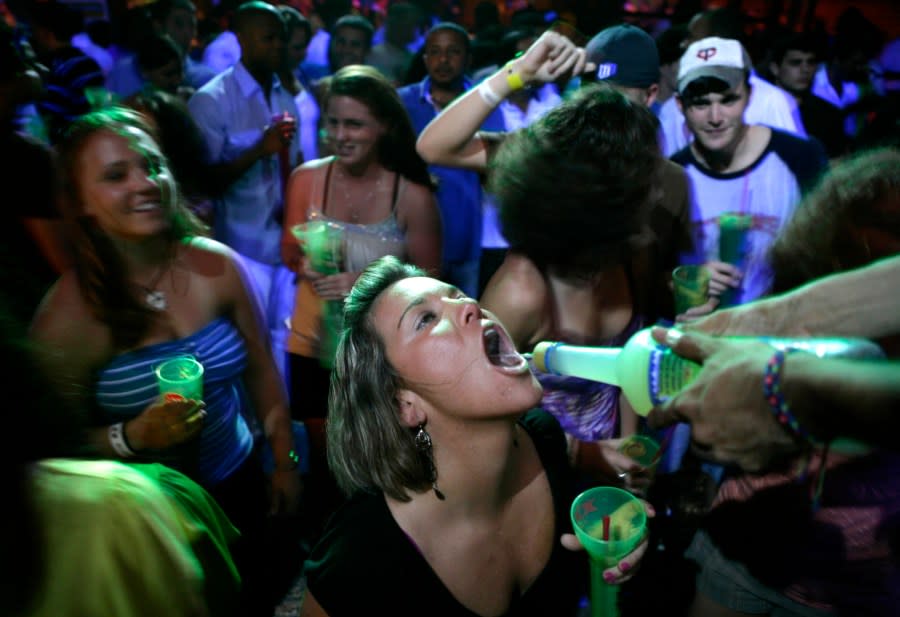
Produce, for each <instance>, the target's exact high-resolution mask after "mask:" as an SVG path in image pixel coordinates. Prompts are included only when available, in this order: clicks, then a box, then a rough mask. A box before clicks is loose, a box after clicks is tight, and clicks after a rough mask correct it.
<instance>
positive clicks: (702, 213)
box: [672, 37, 827, 303]
mask: <svg viewBox="0 0 900 617" xmlns="http://www.w3.org/2000/svg"><path fill="white" fill-rule="evenodd" d="M750 67H751V64H750V58H749V56H748V55H747V52H746V50H745V49H744V48H743V46H742V45H741V44H740V42H738V41H736V40H734V39H723V38H719V37H708V38H705V39H701V40H699V41H696V42H694V43H692V44H691V45H690V46H689V47H688V48H687V50H686V51H685V53H684V55H683V56H682V58H681V63H680V66H679V71H678V92H677V94H676V102H677V105H678V107H679V109H680V110H681V111H682V113H683V114H684V118H685V123H686V125H687V127H688V130H689V131H690V132H691V135H692V136H693V140H692V142H691V143H690V144H689V145H687V146H685V147H684V148H683V149H681V150H680V151H678V152H677V153H675V154H674V155H673V156H672V160H673V161H675V162H676V163H678V164H680V165H681V166H682V167H684V168H685V171H686V172H687V174H688V178H689V180H690V182H691V186H692V189H693V190H692V200H693V202H694V203H693V205H692V208H691V217H692V230H693V233H694V245H695V247H696V248H695V252H694V254H693V255H685V256H683V258H682V260H683V263H705V264H706V265H707V267H708V268H709V270H710V272H711V280H710V287H709V293H710V296H712V297H715V298H716V299H718V297H720V296H721V295H722V294H723V293H725V292H729V294H731V295H732V296H733V298H734V299H733V302H734V303H740V302H747V301H749V300H753V299H755V298H758V297H760V296H761V295H763V294H764V293H766V291H767V289H768V286H769V283H770V272H769V268H768V266H767V264H766V252H767V250H768V247H769V245H770V244H771V243H772V241H773V240H774V238H775V235H776V234H777V232H778V231H779V230H780V229H781V227H782V226H783V225H784V224H785V223H786V222H787V220H788V219H789V218H790V216H791V215H792V214H793V211H794V207H795V206H796V204H797V202H798V201H799V200H800V197H801V193H802V192H803V191H804V190H805V189H806V188H807V187H809V186H810V185H811V184H812V183H813V182H814V181H815V180H816V179H817V178H818V177H819V175H820V174H821V173H822V172H823V171H824V169H825V167H826V165H827V158H826V156H825V152H824V149H823V148H822V146H821V144H820V143H819V142H818V141H814V140H812V141H811V140H807V139H804V138H802V137H798V136H796V135H791V134H789V133H786V132H784V131H781V130H778V129H774V128H771V127H769V126H765V125H763V124H747V123H746V122H745V120H744V111H745V109H746V108H747V103H748V100H749V97H750V81H749V77H750ZM729 213H735V214H740V215H744V219H743V220H747V221H750V222H751V226H750V229H749V231H748V232H747V235H746V244H745V246H744V251H743V258H742V259H740V260H738V261H737V262H735V263H725V262H724V261H723V260H721V259H720V256H719V225H718V221H719V217H720V216H721V215H723V214H729ZM732 290H733V291H732Z"/></svg>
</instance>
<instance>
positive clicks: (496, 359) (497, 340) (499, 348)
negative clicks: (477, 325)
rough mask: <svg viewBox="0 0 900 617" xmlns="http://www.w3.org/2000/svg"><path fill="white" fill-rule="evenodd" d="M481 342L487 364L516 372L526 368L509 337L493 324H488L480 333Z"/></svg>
mask: <svg viewBox="0 0 900 617" xmlns="http://www.w3.org/2000/svg"><path fill="white" fill-rule="evenodd" d="M482 341H483V342H484V353H485V355H486V356H487V359H488V362H490V363H491V364H493V365H494V366H499V367H501V368H504V369H513V370H514V371H516V372H518V371H519V370H521V369H522V368H523V367H525V368H527V367H528V363H527V362H526V361H525V358H523V357H522V355H521V354H519V352H517V351H516V348H515V346H514V345H513V343H512V341H511V340H510V339H509V335H507V334H506V332H505V331H504V330H503V328H501V327H498V326H497V325H495V324H489V325H488V326H487V327H486V328H485V329H484V332H483V333H482Z"/></svg>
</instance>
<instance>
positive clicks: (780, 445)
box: [647, 328, 900, 471]
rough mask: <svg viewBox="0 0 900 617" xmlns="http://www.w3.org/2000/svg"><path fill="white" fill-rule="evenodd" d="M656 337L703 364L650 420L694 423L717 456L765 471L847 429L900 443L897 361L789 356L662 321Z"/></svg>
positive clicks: (705, 447) (704, 446) (703, 445)
mask: <svg viewBox="0 0 900 617" xmlns="http://www.w3.org/2000/svg"><path fill="white" fill-rule="evenodd" d="M653 336H654V338H655V339H656V340H657V341H658V342H660V343H662V344H665V345H667V346H669V347H671V348H672V349H673V350H674V351H675V352H676V353H677V354H678V355H680V356H682V357H685V358H688V359H689V360H693V361H695V362H698V363H700V364H702V365H703V370H702V371H701V372H700V374H699V375H698V376H697V378H696V379H695V380H694V381H692V382H691V383H690V384H688V385H687V386H686V387H685V388H683V389H682V390H681V391H680V392H679V393H678V394H677V395H675V396H673V397H672V398H671V399H669V400H668V401H666V402H665V403H664V404H663V405H661V406H659V407H658V408H656V409H654V410H653V411H651V412H650V415H649V416H648V417H647V420H648V422H649V424H650V426H651V427H653V428H661V427H664V426H668V425H671V424H674V423H676V422H689V423H690V424H691V430H692V440H693V442H694V446H695V448H697V450H698V451H699V452H700V453H702V454H703V455H704V456H706V457H707V458H711V459H713V460H717V461H720V462H723V463H735V464H737V465H739V466H740V467H742V468H743V469H745V470H747V471H760V470H763V469H766V468H767V467H770V466H771V465H772V464H773V463H776V462H778V461H782V460H786V459H789V458H790V457H792V456H794V455H797V454H799V453H800V452H802V451H803V450H804V449H805V448H806V447H807V446H808V445H809V444H810V443H827V442H829V441H831V440H832V439H835V438H838V437H842V438H844V437H845V438H852V439H858V440H860V441H863V442H865V443H867V444H869V445H872V446H876V447H884V448H890V449H896V448H897V444H896V440H895V435H896V431H897V429H900V423H898V421H897V419H896V413H894V410H895V409H896V407H897V405H898V403H900V364H898V363H897V362H891V361H884V360H853V359H846V358H829V357H824V358H822V357H818V356H815V355H813V354H809V353H801V352H798V353H790V354H785V353H784V352H781V351H776V350H775V349H773V348H772V347H771V346H770V345H768V344H766V343H763V342H759V341H754V340H743V341H736V340H733V339H731V340H729V339H725V338H714V337H710V336H707V335H703V334H699V333H690V332H688V333H680V332H678V331H677V330H665V329H662V328H659V329H656V330H655V331H654V333H653Z"/></svg>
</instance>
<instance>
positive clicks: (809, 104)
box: [769, 34, 847, 158]
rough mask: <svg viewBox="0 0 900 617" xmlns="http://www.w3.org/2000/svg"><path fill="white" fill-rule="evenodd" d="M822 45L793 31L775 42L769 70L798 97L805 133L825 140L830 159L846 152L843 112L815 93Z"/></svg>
mask: <svg viewBox="0 0 900 617" xmlns="http://www.w3.org/2000/svg"><path fill="white" fill-rule="evenodd" d="M820 61H821V59H820V58H819V45H818V43H817V41H816V39H814V38H813V37H812V36H810V35H804V34H792V35H788V36H785V37H783V38H781V39H780V40H778V41H776V42H775V45H774V47H773V49H772V53H771V57H770V59H769V70H770V71H771V73H772V76H773V77H774V78H775V83H776V84H777V85H778V86H780V87H782V88H784V89H785V90H787V91H788V92H790V93H791V94H792V95H793V96H794V98H795V99H796V100H797V105H798V106H799V108H800V117H801V118H802V119H803V126H804V128H805V129H806V132H807V133H808V134H809V135H810V136H811V137H815V138H816V139H818V140H819V141H820V142H822V145H823V146H825V152H826V153H827V154H828V156H829V158H836V157H839V156H841V155H842V154H844V152H845V151H846V147H847V138H846V136H845V135H844V127H843V122H844V115H843V114H842V113H841V110H840V109H839V108H838V107H836V106H835V105H833V104H831V103H829V102H828V101H826V100H825V99H823V98H821V97H819V96H816V95H815V94H813V92H812V83H813V77H814V76H815V73H816V67H818V66H819V63H820Z"/></svg>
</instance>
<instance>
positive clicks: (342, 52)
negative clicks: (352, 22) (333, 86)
mask: <svg viewBox="0 0 900 617" xmlns="http://www.w3.org/2000/svg"><path fill="white" fill-rule="evenodd" d="M367 53H369V41H368V37H367V36H366V33H365V32H363V31H362V30H360V29H359V28H338V29H337V30H335V32H334V34H333V35H332V36H331V42H330V44H329V45H328V63H329V64H330V65H331V70H332V71H334V72H337V71H338V70H339V69H342V68H344V67H345V66H349V65H351V64H364V63H365V60H366V54H367Z"/></svg>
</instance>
